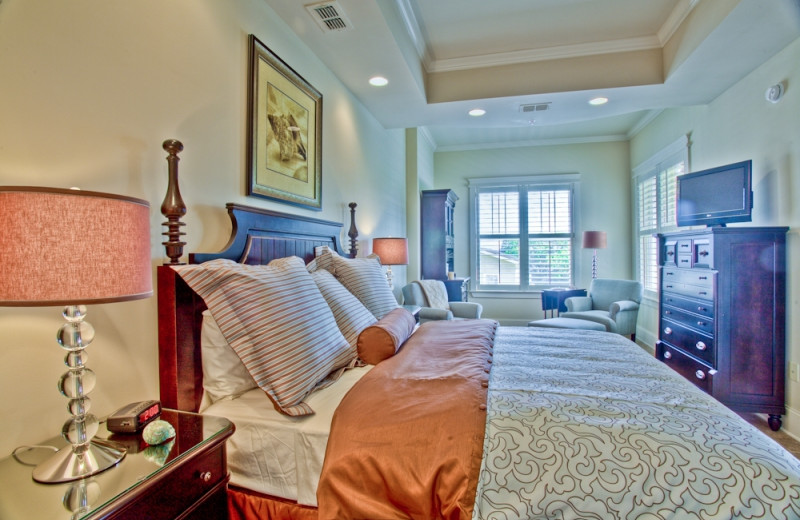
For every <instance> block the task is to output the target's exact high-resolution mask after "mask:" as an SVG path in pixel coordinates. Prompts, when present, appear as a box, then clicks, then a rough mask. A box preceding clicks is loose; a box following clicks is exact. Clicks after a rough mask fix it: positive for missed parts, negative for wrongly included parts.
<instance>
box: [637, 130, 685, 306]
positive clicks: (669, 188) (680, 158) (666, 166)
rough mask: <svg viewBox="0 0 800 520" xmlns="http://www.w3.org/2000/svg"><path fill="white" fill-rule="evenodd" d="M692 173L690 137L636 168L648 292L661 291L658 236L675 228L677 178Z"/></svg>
mask: <svg viewBox="0 0 800 520" xmlns="http://www.w3.org/2000/svg"><path fill="white" fill-rule="evenodd" d="M688 171H689V148H688V139H687V138H686V137H683V138H681V139H679V140H678V141H676V142H675V143H673V144H672V145H670V146H668V147H667V148H665V149H664V150H662V151H661V152H659V153H657V154H656V155H655V156H653V157H652V158H650V159H648V160H647V161H645V162H644V163H642V164H641V165H639V166H637V167H636V168H635V169H634V172H633V174H634V178H635V182H634V186H635V190H636V193H635V205H636V218H635V225H636V236H637V237H638V240H637V244H636V256H637V267H638V275H639V281H640V282H642V285H643V286H644V289H645V291H653V292H656V291H658V240H657V239H656V237H655V236H654V235H655V234H656V233H663V232H665V231H670V230H672V229H675V227H676V226H675V207H676V200H675V198H676V194H677V193H676V190H677V183H676V181H675V179H676V178H677V177H678V175H682V174H684V173H686V172H688Z"/></svg>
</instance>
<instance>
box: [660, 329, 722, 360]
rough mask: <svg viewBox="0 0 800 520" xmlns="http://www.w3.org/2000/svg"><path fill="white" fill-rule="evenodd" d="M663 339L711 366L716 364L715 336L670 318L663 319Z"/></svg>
mask: <svg viewBox="0 0 800 520" xmlns="http://www.w3.org/2000/svg"><path fill="white" fill-rule="evenodd" d="M660 336H661V339H662V340H663V341H666V342H667V343H669V344H671V345H673V346H674V347H676V348H680V349H683V350H684V351H686V352H690V353H691V354H692V355H693V356H695V357H698V358H700V359H702V360H703V361H706V362H707V363H709V364H710V365H711V366H714V364H715V356H714V338H713V337H711V336H707V335H705V334H702V333H700V332H698V331H696V330H694V329H690V328H689V327H687V326H686V325H683V324H681V323H679V322H677V321H672V320H670V319H664V318H662V320H661V334H660Z"/></svg>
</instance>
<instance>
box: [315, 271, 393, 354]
mask: <svg viewBox="0 0 800 520" xmlns="http://www.w3.org/2000/svg"><path fill="white" fill-rule="evenodd" d="M311 277H312V278H313V279H314V281H315V282H317V287H319V290H320V292H322V296H323V297H324V298H325V301H326V302H328V307H330V308H331V311H333V317H334V318H336V324H337V325H338V326H339V330H340V331H341V333H342V335H344V339H346V340H347V342H348V343H349V344H350V347H352V348H353V349H355V348H356V341H357V340H358V335H359V334H360V333H361V331H362V330H364V329H365V328H367V327H369V326H370V325H372V324H373V323H375V322H376V321H377V320H376V319H375V316H373V315H372V313H371V312H369V310H368V309H367V308H366V307H364V305H363V304H362V303H361V302H360V301H358V298H356V297H355V296H353V293H351V292H350V291H348V290H347V289H346V288H345V286H344V285H342V284H341V283H340V282H339V280H337V279H336V278H334V277H333V275H332V274H331V273H329V272H328V271H326V270H324V269H319V270H317V271H314V272H313V273H311ZM354 352H355V350H354Z"/></svg>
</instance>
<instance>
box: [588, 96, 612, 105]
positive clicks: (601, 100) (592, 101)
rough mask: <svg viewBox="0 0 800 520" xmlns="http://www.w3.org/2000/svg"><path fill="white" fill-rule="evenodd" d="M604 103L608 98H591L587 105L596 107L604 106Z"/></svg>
mask: <svg viewBox="0 0 800 520" xmlns="http://www.w3.org/2000/svg"><path fill="white" fill-rule="evenodd" d="M606 103H608V98H607V97H596V98H592V99H590V100H589V104H590V105H595V106H597V105H605V104H606Z"/></svg>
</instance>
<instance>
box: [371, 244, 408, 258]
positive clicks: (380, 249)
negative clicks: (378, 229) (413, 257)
mask: <svg viewBox="0 0 800 520" xmlns="http://www.w3.org/2000/svg"><path fill="white" fill-rule="evenodd" d="M372 252H373V253H375V254H376V255H378V257H379V258H380V259H381V264H383V265H408V239H406V238H373V239H372Z"/></svg>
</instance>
